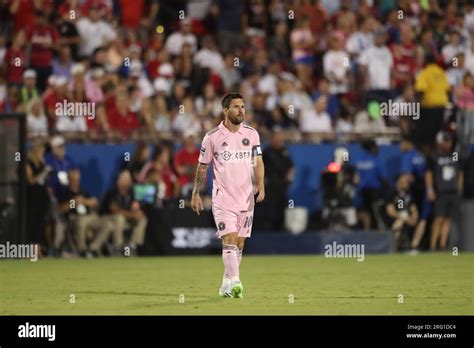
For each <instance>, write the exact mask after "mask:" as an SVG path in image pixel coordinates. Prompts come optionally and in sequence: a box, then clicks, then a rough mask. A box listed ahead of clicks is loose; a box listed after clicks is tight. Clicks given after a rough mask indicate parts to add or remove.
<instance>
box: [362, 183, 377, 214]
mask: <svg viewBox="0 0 474 348" xmlns="http://www.w3.org/2000/svg"><path fill="white" fill-rule="evenodd" d="M381 199H382V193H381V191H380V190H379V189H368V188H367V189H362V190H361V200H362V202H361V205H360V207H359V208H360V210H365V211H372V206H373V205H374V203H375V202H377V201H380V200H381Z"/></svg>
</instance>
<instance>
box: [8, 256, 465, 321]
mask: <svg viewBox="0 0 474 348" xmlns="http://www.w3.org/2000/svg"><path fill="white" fill-rule="evenodd" d="M473 265H474V254H473V253H460V255H459V256H453V255H451V254H448V253H443V254H421V255H418V256H414V257H412V256H408V255H400V254H398V255H366V257H365V260H364V261H363V262H357V261H356V259H347V258H346V259H335V258H325V257H323V256H321V255H315V256H244V258H243V261H242V266H241V275H242V277H241V278H242V282H243V285H244V296H245V298H244V299H232V298H230V299H223V298H219V297H218V294H217V291H218V288H219V285H220V282H221V279H222V261H221V258H220V257H219V256H203V257H194V256H192V257H191V256H190V257H153V258H151V257H143V258H125V257H124V258H100V259H93V260H87V259H41V260H38V262H36V263H35V262H30V261H29V260H1V261H0V314H2V315H42V314H46V315H55V314H58V315H76V314H77V315H83V314H105V315H163V314H164V315H193V314H199V315H206V314H222V315H227V314H233V315H234V314H239V315H247V314H249V315H252V314H261V315H273V314H278V315H282V314H289V315H297V314H298V315H299V314H301V315H358V314H362V315H390V314H393V315H417V314H420V315H442V314H444V315H449V314H458V315H459V314H460V315H472V314H474V302H473V294H474V276H473ZM71 294H74V296H75V303H74V304H72V303H70V302H69V300H70V295H71ZM180 294H183V295H184V298H183V297H182V296H181V298H180ZM291 294H293V296H294V302H293V303H290V302H291ZM400 294H402V295H403V303H399V295H400ZM180 299H181V302H184V303H180ZM183 300H184V301H183Z"/></svg>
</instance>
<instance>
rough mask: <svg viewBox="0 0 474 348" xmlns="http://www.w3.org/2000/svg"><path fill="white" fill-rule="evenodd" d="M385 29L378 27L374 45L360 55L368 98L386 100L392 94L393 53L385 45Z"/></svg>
mask: <svg viewBox="0 0 474 348" xmlns="http://www.w3.org/2000/svg"><path fill="white" fill-rule="evenodd" d="M385 40H386V33H385V29H382V28H380V29H378V30H377V31H376V32H375V34H374V46H371V47H369V48H367V49H366V50H364V51H363V52H362V54H361V55H360V57H359V64H360V65H361V68H362V72H363V75H364V81H365V87H366V90H367V91H368V93H367V95H366V99H367V100H369V99H372V100H378V101H385V100H387V99H389V98H390V96H391V91H390V89H391V75H390V73H391V70H392V67H393V58H392V53H391V52H390V50H389V49H388V48H387V46H386V45H385Z"/></svg>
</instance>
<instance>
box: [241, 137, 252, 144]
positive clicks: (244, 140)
mask: <svg viewBox="0 0 474 348" xmlns="http://www.w3.org/2000/svg"><path fill="white" fill-rule="evenodd" d="M242 144H243V145H244V146H249V144H250V140H248V139H247V138H243V139H242Z"/></svg>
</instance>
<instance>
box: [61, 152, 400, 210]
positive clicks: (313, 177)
mask: <svg viewBox="0 0 474 348" xmlns="http://www.w3.org/2000/svg"><path fill="white" fill-rule="evenodd" d="M336 147H345V148H346V149H347V150H348V153H349V161H350V162H355V161H357V160H358V159H359V158H361V156H362V148H361V146H360V144H342V145H335V144H291V145H289V146H288V150H289V152H290V155H291V157H292V159H293V161H294V164H295V169H296V175H295V180H294V181H293V183H292V184H291V186H290V188H289V192H288V199H291V200H292V201H293V204H294V206H300V207H306V208H307V209H308V211H309V212H310V213H312V212H314V211H315V210H319V209H321V207H322V190H321V187H320V174H321V171H322V170H323V168H324V167H326V166H327V165H328V164H329V163H330V162H331V161H332V160H333V154H334V150H335V149H336ZM133 151H134V144H115V145H107V144H69V145H67V153H68V155H69V156H71V158H73V159H74V161H75V162H76V164H77V165H78V167H79V168H80V169H81V173H82V179H81V181H82V184H83V188H84V189H85V190H86V191H88V192H89V193H90V194H92V195H94V196H96V197H100V196H101V195H102V194H103V193H104V192H105V191H106V190H107V189H109V188H110V187H111V186H112V185H113V182H114V179H115V177H116V175H117V172H118V169H119V168H120V167H121V166H122V164H123V161H124V158H126V154H128V155H129V157H130V158H131V155H132V154H133ZM379 158H380V160H381V161H382V163H384V165H385V168H386V172H387V175H388V177H389V178H390V180H391V181H392V183H394V182H395V178H396V175H397V173H398V171H399V168H400V148H399V145H395V144H390V145H381V146H380V153H379ZM211 177H212V176H211V175H208V180H209V181H210V180H211ZM210 187H211V185H210V184H209V185H208V188H210Z"/></svg>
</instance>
